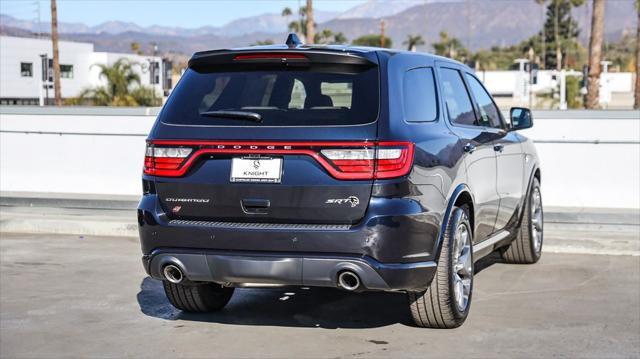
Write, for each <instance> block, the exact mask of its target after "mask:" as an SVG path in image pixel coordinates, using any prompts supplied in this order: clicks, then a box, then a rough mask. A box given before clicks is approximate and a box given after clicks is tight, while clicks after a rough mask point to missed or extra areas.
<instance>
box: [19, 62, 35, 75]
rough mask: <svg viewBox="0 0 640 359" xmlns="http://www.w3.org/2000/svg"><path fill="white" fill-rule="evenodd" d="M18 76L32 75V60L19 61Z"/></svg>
mask: <svg viewBox="0 0 640 359" xmlns="http://www.w3.org/2000/svg"><path fill="white" fill-rule="evenodd" d="M20 76H22V77H33V63H32V62H21V63H20Z"/></svg>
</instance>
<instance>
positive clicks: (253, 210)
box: [241, 199, 271, 214]
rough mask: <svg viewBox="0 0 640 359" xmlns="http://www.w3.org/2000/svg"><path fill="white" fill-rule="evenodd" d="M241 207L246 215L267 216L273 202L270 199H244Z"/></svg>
mask: <svg viewBox="0 0 640 359" xmlns="http://www.w3.org/2000/svg"><path fill="white" fill-rule="evenodd" d="M241 205H242V211H243V212H244V213H246V214H267V211H268V209H269V207H270V206H271V202H270V201H269V200H268V199H243V200H242V202H241Z"/></svg>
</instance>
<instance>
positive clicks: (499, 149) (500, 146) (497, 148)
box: [493, 143, 504, 153]
mask: <svg viewBox="0 0 640 359" xmlns="http://www.w3.org/2000/svg"><path fill="white" fill-rule="evenodd" d="M493 150H494V151H496V152H500V153H502V151H503V150H504V145H503V144H502V143H498V144H497V145H493Z"/></svg>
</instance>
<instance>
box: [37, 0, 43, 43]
mask: <svg viewBox="0 0 640 359" xmlns="http://www.w3.org/2000/svg"><path fill="white" fill-rule="evenodd" d="M36 14H37V16H38V19H37V20H38V22H37V24H38V25H37V26H38V31H37V35H36V38H38V39H39V38H41V37H42V24H41V22H40V1H39V0H38V1H36Z"/></svg>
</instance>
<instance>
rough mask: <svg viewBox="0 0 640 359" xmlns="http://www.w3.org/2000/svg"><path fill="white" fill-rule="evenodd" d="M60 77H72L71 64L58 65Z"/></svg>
mask: <svg viewBox="0 0 640 359" xmlns="http://www.w3.org/2000/svg"><path fill="white" fill-rule="evenodd" d="M60 78H63V79H72V78H73V65H60Z"/></svg>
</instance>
